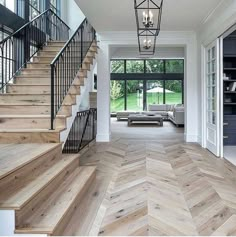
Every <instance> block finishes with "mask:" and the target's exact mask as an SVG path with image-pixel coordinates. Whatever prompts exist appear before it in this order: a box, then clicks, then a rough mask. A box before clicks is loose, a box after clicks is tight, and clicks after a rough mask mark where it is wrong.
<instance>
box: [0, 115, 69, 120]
mask: <svg viewBox="0 0 236 237" xmlns="http://www.w3.org/2000/svg"><path fill="white" fill-rule="evenodd" d="M1 118H2V119H3V118H47V119H50V118H51V116H50V115H47V114H39V115H24V114H23V115H22V114H19V115H18V114H13V115H11V114H10V115H0V119H1ZM57 118H68V116H67V115H57Z"/></svg>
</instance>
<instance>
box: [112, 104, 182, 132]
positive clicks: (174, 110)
mask: <svg viewBox="0 0 236 237" xmlns="http://www.w3.org/2000/svg"><path fill="white" fill-rule="evenodd" d="M133 114H144V115H161V116H162V118H163V120H169V121H171V122H172V123H174V124H175V125H176V126H177V127H178V126H180V125H184V105H183V104H177V105H168V104H165V105H157V104H152V105H149V106H148V111H143V112H134V111H120V112H117V114H116V117H117V120H118V121H120V120H121V119H128V117H129V115H133Z"/></svg>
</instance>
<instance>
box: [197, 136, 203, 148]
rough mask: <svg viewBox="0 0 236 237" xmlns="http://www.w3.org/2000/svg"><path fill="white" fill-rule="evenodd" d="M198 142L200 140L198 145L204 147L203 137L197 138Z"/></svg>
mask: <svg viewBox="0 0 236 237" xmlns="http://www.w3.org/2000/svg"><path fill="white" fill-rule="evenodd" d="M197 140H198V144H199V145H200V146H202V137H201V136H198V137H197Z"/></svg>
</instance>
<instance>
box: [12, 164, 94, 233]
mask: <svg viewBox="0 0 236 237" xmlns="http://www.w3.org/2000/svg"><path fill="white" fill-rule="evenodd" d="M94 178H95V167H89V166H87V167H78V168H76V169H75V170H74V172H73V173H72V174H71V175H70V176H69V177H67V178H66V179H65V180H64V181H63V183H61V185H60V186H58V187H57V189H56V190H55V191H54V192H53V193H52V195H51V196H50V197H46V198H45V200H44V202H43V203H42V205H41V206H39V207H37V208H36V209H34V210H33V211H32V214H31V215H30V216H29V217H28V218H26V219H24V220H23V221H22V223H21V224H20V225H19V226H17V227H16V230H15V233H16V234H48V235H60V233H62V231H63V229H64V227H65V225H66V224H67V223H68V221H69V219H70V217H71V216H72V214H73V211H74V209H75V208H76V206H77V205H78V202H79V201H80V200H81V199H82V198H83V196H84V194H85V192H86V191H87V190H88V188H89V186H90V184H91V182H92V181H93V179H94Z"/></svg>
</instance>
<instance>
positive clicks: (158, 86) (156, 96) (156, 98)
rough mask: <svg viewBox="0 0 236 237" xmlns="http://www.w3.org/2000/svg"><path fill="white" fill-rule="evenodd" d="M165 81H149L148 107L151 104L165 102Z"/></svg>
mask: <svg viewBox="0 0 236 237" xmlns="http://www.w3.org/2000/svg"><path fill="white" fill-rule="evenodd" d="M163 86H164V85H163V81H156V80H155V81H151V80H150V81H147V107H148V106H149V105H151V104H163V103H164V100H163V99H164V97H163V95H164V88H163Z"/></svg>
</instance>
